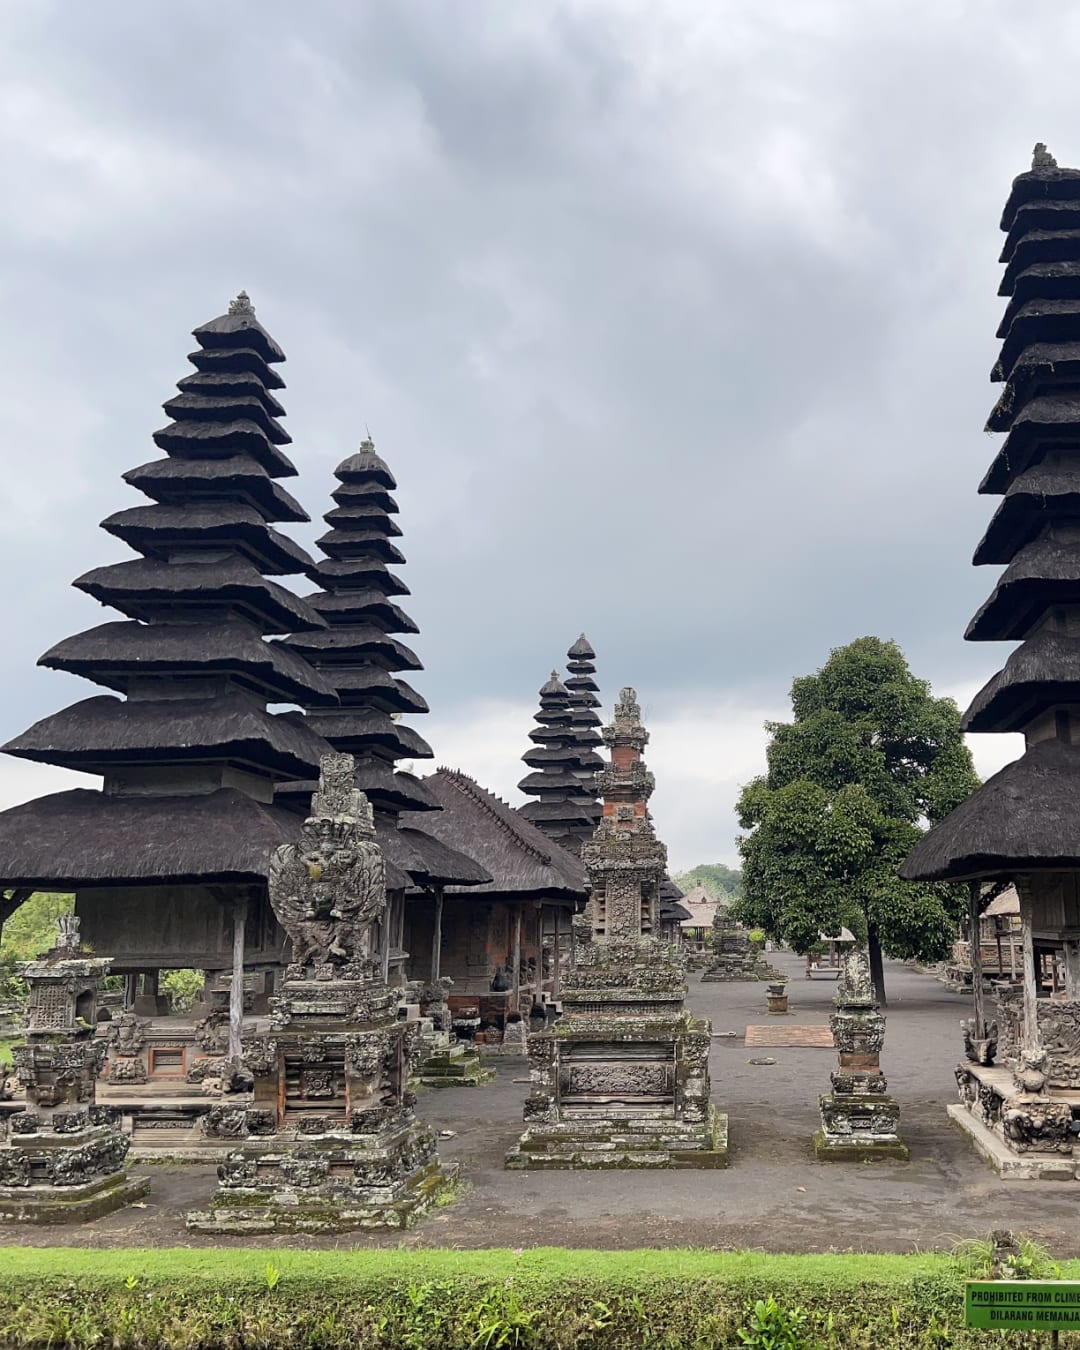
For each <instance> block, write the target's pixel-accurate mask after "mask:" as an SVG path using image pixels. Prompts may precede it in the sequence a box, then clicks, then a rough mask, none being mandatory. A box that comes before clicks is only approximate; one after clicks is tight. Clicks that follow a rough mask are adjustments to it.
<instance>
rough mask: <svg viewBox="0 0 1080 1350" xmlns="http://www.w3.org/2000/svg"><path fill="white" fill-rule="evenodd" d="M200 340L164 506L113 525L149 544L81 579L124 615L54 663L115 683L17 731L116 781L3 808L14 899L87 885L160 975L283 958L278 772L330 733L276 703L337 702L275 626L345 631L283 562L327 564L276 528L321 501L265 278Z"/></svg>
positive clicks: (294, 773)
mask: <svg viewBox="0 0 1080 1350" xmlns="http://www.w3.org/2000/svg"><path fill="white" fill-rule="evenodd" d="M194 336H195V339H196V342H197V350H196V351H195V352H194V353H192V355H191V356H190V357H189V360H190V362H191V364H192V366H193V367H194V371H193V373H191V374H189V375H187V376H186V377H185V378H183V379H182V380H181V381H180V382H179V386H178V388H179V393H178V394H177V395H176V396H174V397H173V398H171V399H170V400H169V401H168V402H167V403H166V404H165V405H164V406H165V410H166V412H167V413H168V414H169V415H170V417H171V418H172V420H171V421H170V422H169V424H168V426H166V427H164V428H163V429H162V430H160V431H157V432H155V433H154V436H153V439H154V441H155V443H156V445H157V446H158V448H159V449H160V450H162V451H163V452H164V455H163V457H162V458H159V459H155V460H152V461H151V462H150V463H148V464H143V465H140V466H139V467H138V468H135V469H132V470H131V471H130V472H128V473H126V474H125V475H124V478H125V480H126V481H127V482H128V483H129V484H130V485H131V486H132V487H134V488H136V489H138V491H140V492H141V493H143V494H144V495H145V496H146V497H148V498H149V499H150V503H151V504H148V505H146V504H144V505H141V506H132V507H128V508H127V509H125V510H122V511H118V512H117V513H116V514H115V515H111V516H109V517H108V519H107V520H105V521H103V522H102V528H103V529H104V530H105V531H106V532H107V533H108V534H110V535H113V536H114V537H115V538H117V539H119V540H120V541H121V542H123V543H124V544H126V545H128V546H129V547H130V548H131V549H132V550H134V552H135V553H136V554H138V555H139V556H138V557H134V558H129V559H127V560H126V561H123V562H118V563H114V564H111V565H109V566H105V567H97V568H95V569H93V570H92V571H90V572H87V573H86V574H85V575H84V576H81V577H79V579H78V580H77V581H76V582H75V585H76V587H77V588H78V589H79V590H81V591H84V592H86V593H87V594H88V595H91V596H93V597H94V599H96V600H99V601H100V602H101V603H102V604H105V605H109V606H111V607H112V608H113V609H115V610H118V611H119V612H120V614H121V615H122V616H123V618H121V619H113V620H111V621H108V622H106V623H103V624H101V625H99V626H97V627H95V628H91V629H89V630H87V631H86V632H83V633H79V634H77V635H76V636H75V637H71V638H68V639H66V640H65V641H63V642H60V643H58V644H57V645H56V646H55V647H52V648H50V650H49V651H47V652H46V653H45V655H44V656H43V657H42V658H41V661H40V664H41V665H44V666H47V667H50V668H51V669H54V670H63V671H68V672H71V673H73V674H76V675H81V676H83V677H85V678H86V679H88V680H91V681H93V682H94V683H95V684H97V685H101V686H103V687H104V688H105V689H107V690H110V691H112V692H110V693H106V694H99V695H96V696H94V697H91V698H86V699H82V700H80V701H79V702H78V703H75V704H73V705H72V706H71V707H68V708H65V709H64V710H63V711H62V712H59V713H55V714H54V715H52V716H51V717H46V718H44V719H42V720H41V721H40V722H37V723H36V724H35V725H34V726H32V727H30V729H29V730H28V731H24V732H23V733H22V734H21V735H18V736H16V737H14V738H13V739H12V740H10V741H8V742H7V744H6V745H4V746H3V747H2V748H3V750H4V751H5V752H6V753H7V754H10V755H16V756H18V757H20V758H22V759H30V760H36V761H38V762H40V763H44V764H57V765H61V766H63V767H65V768H71V769H79V770H82V771H83V772H86V773H91V774H97V775H100V777H101V779H102V785H101V787H100V788H98V789H87V788H76V789H74V790H71V791H67V792H59V793H54V794H52V795H50V796H46V797H40V798H38V799H37V800H36V801H31V802H28V803H26V804H25V805H21V806H16V807H13V808H12V809H10V810H8V811H4V812H0V885H2V886H3V887H4V888H5V889H6V890H8V891H10V895H9V896H8V903H9V906H10V905H11V904H12V903H14V902H15V901H17V900H18V899H20V898H24V897H25V896H26V895H27V894H28V893H29V892H30V891H31V890H46V891H74V892H75V893H76V912H77V914H78V915H79V917H80V919H81V923H82V933H83V936H84V938H85V939H86V941H87V942H88V943H89V944H90V946H91V947H92V949H93V950H94V951H96V952H100V953H102V955H104V956H108V957H111V958H112V961H113V965H112V969H113V972H114V973H125V974H129V975H134V974H138V973H143V974H144V975H146V976H147V977H148V978H149V979H150V980H151V987H154V983H155V982H156V976H157V971H158V970H159V969H160V968H162V967H166V968H167V967H170V966H173V967H179V966H195V967H201V968H203V969H206V970H210V971H214V970H227V969H230V968H233V969H240V970H242V969H243V966H244V961H245V953H246V957H247V960H248V962H249V965H250V963H255V964H256V965H257V964H258V962H259V961H262V962H264V963H266V967H267V968H269V967H271V966H276V965H277V963H278V959H279V949H280V943H281V932H280V929H278V927H277V925H276V923H275V921H274V917H273V913H272V911H271V909H270V907H269V903H268V900H267V892H266V880H267V869H268V860H269V856H270V851H271V850H272V849H273V848H275V847H277V845H279V844H281V843H283V842H285V841H287V840H289V839H290V838H291V837H292V835H293V834H294V833H295V828H296V822H295V818H294V817H293V816H291V815H290V814H289V813H288V812H286V811H284V810H282V809H281V808H280V807H279V806H275V805H274V786H275V784H276V783H279V782H284V781H287V780H289V779H295V778H298V777H309V776H312V775H313V774H314V773H316V772H317V769H318V764H319V758H320V755H321V754H323V753H324V752H326V751H327V750H328V748H329V747H328V746H327V745H326V743H325V742H324V741H322V740H321V739H320V737H319V736H318V735H317V734H316V733H315V732H314V731H313V730H312V729H311V728H310V727H309V726H307V725H305V724H304V722H303V721H302V720H300V719H299V717H298V715H296V714H294V713H284V714H272V713H270V712H268V711H267V704H268V703H269V704H273V703H289V704H295V703H302V704H304V705H307V706H313V705H321V704H334V703H335V702H336V700H337V695H336V693H335V690H334V689H333V687H332V686H331V685H329V684H328V683H327V682H326V681H325V680H324V679H323V678H322V676H321V675H320V674H319V673H318V672H317V671H316V670H314V669H313V668H312V667H311V666H309V665H308V664H307V663H306V662H305V661H303V660H302V659H301V658H300V657H298V656H297V655H296V654H295V653H293V652H291V651H289V650H287V649H286V648H284V647H281V646H278V645H275V644H273V643H270V642H267V641H266V637H267V635H268V634H273V633H289V632H294V631H297V630H301V629H315V630H318V629H322V628H324V627H325V623H324V620H323V619H322V618H321V617H320V616H319V615H318V614H317V613H316V612H315V611H314V610H313V609H312V608H311V607H310V606H309V605H306V604H304V603H303V602H302V601H300V600H298V599H297V598H296V597H295V596H294V595H293V594H292V593H291V592H290V591H288V590H286V589H285V588H284V587H282V586H280V585H278V583H277V582H276V581H273V580H271V579H270V578H272V577H275V576H283V575H284V576H287V575H290V574H294V573H301V572H307V571H309V570H310V568H311V567H312V566H313V563H312V561H311V559H310V558H309V557H308V555H307V554H306V553H305V552H304V550H303V549H301V548H300V547H298V546H297V545H296V544H295V543H294V542H293V541H292V540H291V539H289V538H287V537H286V536H285V535H283V534H281V533H279V532H278V531H277V530H276V529H274V528H273V522H294V521H303V520H306V519H307V517H306V515H305V513H304V511H303V510H302V509H301V507H300V506H299V505H298V504H297V502H296V501H295V500H294V498H293V497H291V496H290V495H289V493H288V492H286V491H285V490H284V489H283V488H282V487H281V486H280V483H279V481H278V480H279V479H282V478H287V477H289V476H292V475H294V474H295V473H296V469H295V468H294V467H293V464H292V462H291V461H290V460H289V459H288V457H287V456H286V454H285V452H284V451H283V449H282V446H284V445H286V444H288V442H289V440H290V437H289V435H288V433H287V432H286V431H285V430H284V428H283V427H282V425H281V422H280V420H279V419H280V418H281V416H282V414H283V412H284V409H283V408H282V406H281V403H280V402H279V401H278V397H277V391H279V390H280V389H281V388H282V387H283V381H282V379H281V377H280V375H279V374H278V373H277V371H276V370H275V367H276V366H278V365H279V364H280V363H281V362H282V361H283V360H284V353H283V352H282V350H281V348H280V347H279V346H278V344H277V343H276V342H275V341H274V339H273V338H272V337H271V336H270V334H269V333H268V332H267V331H266V329H265V328H263V326H262V325H261V324H260V323H259V322H258V320H257V319H256V317H255V313H254V310H253V309H252V306H251V302H250V301H249V299H248V297H247V296H246V295H245V294H243V293H241V294H240V295H239V296H238V297H237V298H236V300H234V301H233V302H232V304H231V305H230V306H229V309H228V313H227V314H224V315H222V316H221V317H220V318H216V319H213V320H211V321H210V322H209V323H206V324H203V325H202V326H201V327H200V328H197V329H196V330H195V333H194ZM240 984H241V981H240V980H239V979H236V980H234V981H233V990H234V994H237V996H238V991H239V988H240ZM234 1011H235V1010H234ZM180 1072H181V1075H182V1072H183V1070H182V1068H181V1070H180ZM181 1081H182V1076H181Z"/></svg>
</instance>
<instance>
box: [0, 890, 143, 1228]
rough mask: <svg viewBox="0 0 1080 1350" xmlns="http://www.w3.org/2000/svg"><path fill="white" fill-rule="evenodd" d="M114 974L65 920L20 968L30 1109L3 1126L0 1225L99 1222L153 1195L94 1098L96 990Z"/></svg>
mask: <svg viewBox="0 0 1080 1350" xmlns="http://www.w3.org/2000/svg"><path fill="white" fill-rule="evenodd" d="M108 969H109V962H108V961H107V960H102V959H100V958H91V957H89V956H84V955H82V954H81V953H80V952H79V936H78V920H76V919H74V918H72V917H67V916H65V918H64V919H63V920H61V924H60V937H59V940H58V942H57V945H56V946H55V947H54V948H53V950H52V951H51V952H49V953H48V954H47V955H46V956H45V957H43V958H42V959H41V960H40V961H31V962H27V963H26V964H25V965H23V966H22V967H21V973H22V975H23V978H24V979H25V980H26V982H27V983H28V984H29V986H30V1006H29V1009H28V1012H27V1029H26V1042H25V1044H23V1045H16V1046H15V1047H14V1049H13V1051H12V1057H13V1059H14V1065H15V1074H16V1077H17V1078H18V1080H19V1082H20V1083H22V1085H23V1087H24V1089H25V1092H26V1109H25V1110H24V1111H20V1112H16V1113H15V1114H13V1115H10V1116H8V1117H7V1118H6V1121H5V1122H4V1124H3V1126H2V1127H0V1128H2V1129H3V1135H0V1220H16V1221H20V1222H24V1223H40V1224H51V1223H70V1222H72V1221H74V1220H85V1219H96V1218H98V1217H100V1216H101V1215H102V1214H108V1213H111V1212H112V1211H113V1210H114V1209H119V1208H120V1207H121V1206H122V1205H126V1204H128V1203H129V1202H130V1201H132V1200H135V1199H138V1198H139V1197H140V1196H142V1195H145V1194H146V1193H147V1191H148V1190H149V1189H150V1182H149V1180H148V1179H147V1178H145V1177H131V1176H129V1175H128V1174H127V1173H126V1172H125V1171H124V1159H125V1157H126V1156H127V1152H128V1148H129V1147H130V1143H129V1140H128V1139H127V1138H126V1137H125V1136H124V1135H123V1134H122V1133H121V1132H120V1129H119V1128H118V1122H119V1118H118V1115H117V1113H116V1112H113V1111H111V1110H110V1109H108V1108H107V1107H99V1106H98V1105H97V1104H96V1101H95V1092H96V1083H97V1078H98V1075H99V1074H100V1072H101V1067H102V1064H103V1063H104V1060H105V1043H104V1041H102V1040H99V1039H97V1038H95V1036H94V1034H93V1031H94V1024H95V1020H96V1011H97V1008H96V1000H97V986H98V983H99V981H100V980H101V978H102V977H103V976H104V975H105V973H106V972H107V971H108Z"/></svg>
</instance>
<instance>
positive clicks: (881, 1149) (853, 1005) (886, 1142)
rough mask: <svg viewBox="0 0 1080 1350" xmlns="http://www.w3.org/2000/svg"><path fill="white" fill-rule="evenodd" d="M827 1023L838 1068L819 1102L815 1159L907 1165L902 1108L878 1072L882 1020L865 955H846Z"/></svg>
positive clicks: (879, 1067) (882, 1034)
mask: <svg viewBox="0 0 1080 1350" xmlns="http://www.w3.org/2000/svg"><path fill="white" fill-rule="evenodd" d="M829 1025H830V1026H831V1027H832V1033H833V1043H834V1045H835V1046H836V1049H837V1055H838V1059H839V1066H838V1068H837V1069H835V1070H834V1071H833V1073H832V1074H831V1075H830V1078H831V1081H832V1092H830V1093H826V1095H825V1096H823V1097H821V1098H820V1099H819V1104H820V1107H821V1129H820V1130H818V1131H817V1133H816V1134H815V1135H814V1153H815V1154H816V1156H817V1158H818V1161H819V1162H824V1161H836V1162H870V1161H872V1160H873V1159H876V1158H899V1159H901V1160H903V1161H906V1160H907V1157H908V1150H907V1145H906V1144H905V1143H904V1142H903V1140H902V1139H901V1138H900V1136H899V1134H897V1126H898V1125H899V1123H900V1104H899V1102H897V1101H896V1100H895V1099H894V1098H892V1097H890V1096H889V1095H888V1086H889V1085H888V1083H887V1081H886V1079H885V1075H884V1074H883V1073H882V1072H881V1063H880V1057H881V1050H882V1047H883V1046H884V1044H885V1016H884V1014H883V1013H882V1012H881V1010H880V1008H879V1007H878V1005H877V1001H876V1000H875V998H874V987H873V982H872V980H871V978H870V958H869V957H868V956H867V954H866V953H865V952H849V953H848V954H847V955H846V956H845V957H844V965H843V970H842V972H841V975H840V979H839V982H838V985H837V990H836V1011H835V1012H834V1013H833V1014H832V1016H831V1017H830V1018H829Z"/></svg>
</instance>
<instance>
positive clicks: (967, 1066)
mask: <svg viewBox="0 0 1080 1350" xmlns="http://www.w3.org/2000/svg"><path fill="white" fill-rule="evenodd" d="M956 1079H957V1084H958V1086H959V1089H960V1101H959V1102H957V1103H955V1104H953V1105H951V1106H949V1107H948V1108H947V1110H948V1113H949V1119H950V1120H951V1121H952V1122H953V1123H954V1124H955V1125H958V1126H959V1127H960V1129H961V1130H962V1131H963V1132H964V1134H966V1135H967V1136H968V1138H969V1139H970V1141H971V1143H972V1144H973V1145H974V1146H975V1149H976V1150H977V1152H978V1153H979V1154H980V1155H981V1156H982V1157H983V1158H984V1159H985V1160H986V1161H987V1162H988V1163H989V1164H990V1166H991V1167H992V1168H993V1169H994V1171H995V1172H997V1173H998V1175H999V1176H1001V1177H1003V1178H1006V1179H1007V1180H1010V1181H1080V1139H1078V1138H1077V1136H1076V1135H1074V1134H1071V1133H1070V1131H1069V1122H1070V1119H1071V1120H1072V1121H1073V1122H1075V1121H1076V1119H1077V1118H1078V1117H1080V1090H1078V1089H1075V1088H1074V1089H1068V1088H1047V1089H1046V1090H1045V1091H1044V1092H1043V1093H1039V1094H1034V1095H1025V1094H1023V1093H1020V1092H1018V1090H1017V1086H1016V1083H1015V1080H1014V1079H1013V1074H1012V1070H1011V1069H1007V1068H1005V1067H1003V1066H999V1065H983V1064H973V1063H970V1062H965V1063H963V1064H961V1065H959V1066H958V1067H957V1070H956ZM1010 1108H1013V1110H1012V1112H1011V1114H1014V1115H1015V1116H1016V1118H1017V1119H1016V1123H1015V1124H1013V1126H1012V1128H1013V1133H1014V1135H1015V1136H1016V1138H1015V1140H1014V1141H1013V1142H1010V1141H1009V1140H1007V1139H1006V1138H1005V1129H1004V1124H1003V1116H1005V1115H1009V1114H1010ZM1040 1120H1041V1121H1043V1122H1044V1124H1049V1125H1051V1126H1053V1128H1052V1129H1047V1130H1045V1131H1044V1133H1043V1137H1039V1135H1038V1133H1037V1132H1035V1131H1031V1132H1030V1137H1028V1136H1029V1132H1028V1130H1026V1129H1025V1126H1029V1127H1030V1126H1034V1125H1036V1124H1037V1123H1038V1122H1039V1121H1040Z"/></svg>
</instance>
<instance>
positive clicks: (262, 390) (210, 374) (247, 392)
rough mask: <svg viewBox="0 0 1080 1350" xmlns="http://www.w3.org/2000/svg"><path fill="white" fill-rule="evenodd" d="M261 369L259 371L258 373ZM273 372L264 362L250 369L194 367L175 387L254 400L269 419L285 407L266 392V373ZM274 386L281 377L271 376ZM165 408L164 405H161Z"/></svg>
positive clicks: (281, 413) (281, 414)
mask: <svg viewBox="0 0 1080 1350" xmlns="http://www.w3.org/2000/svg"><path fill="white" fill-rule="evenodd" d="M260 369H261V374H260ZM273 374H274V372H273V371H271V370H270V369H269V367H268V366H267V365H266V364H265V363H264V364H262V366H261V368H260V367H257V368H256V369H254V370H196V371H195V373H194V374H193V375H185V376H184V378H183V379H182V380H177V382H176V387H177V389H179V390H180V391H181V393H183V394H205V395H206V397H207V398H211V399H225V398H232V397H234V396H235V397H239V398H245V399H256V400H257V401H258V402H259V404H260V405H261V406H262V408H263V410H264V411H265V412H267V413H269V415H270V416H271V417H272V418H277V417H284V416H285V409H284V408H283V407H282V406H281V403H280V402H279V401H278V400H277V399H276V398H275V397H274V395H273V394H272V393H271V392H270V386H269V383H268V379H267V377H268V376H271V375H273ZM274 378H275V381H276V383H275V384H274V386H273V387H274V388H277V389H280V388H281V387H282V384H281V380H280V379H278V378H277V377H276V376H275V377H274ZM164 406H165V407H166V408H168V406H169V405H168V404H167V403H166V404H165V405H164Z"/></svg>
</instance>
